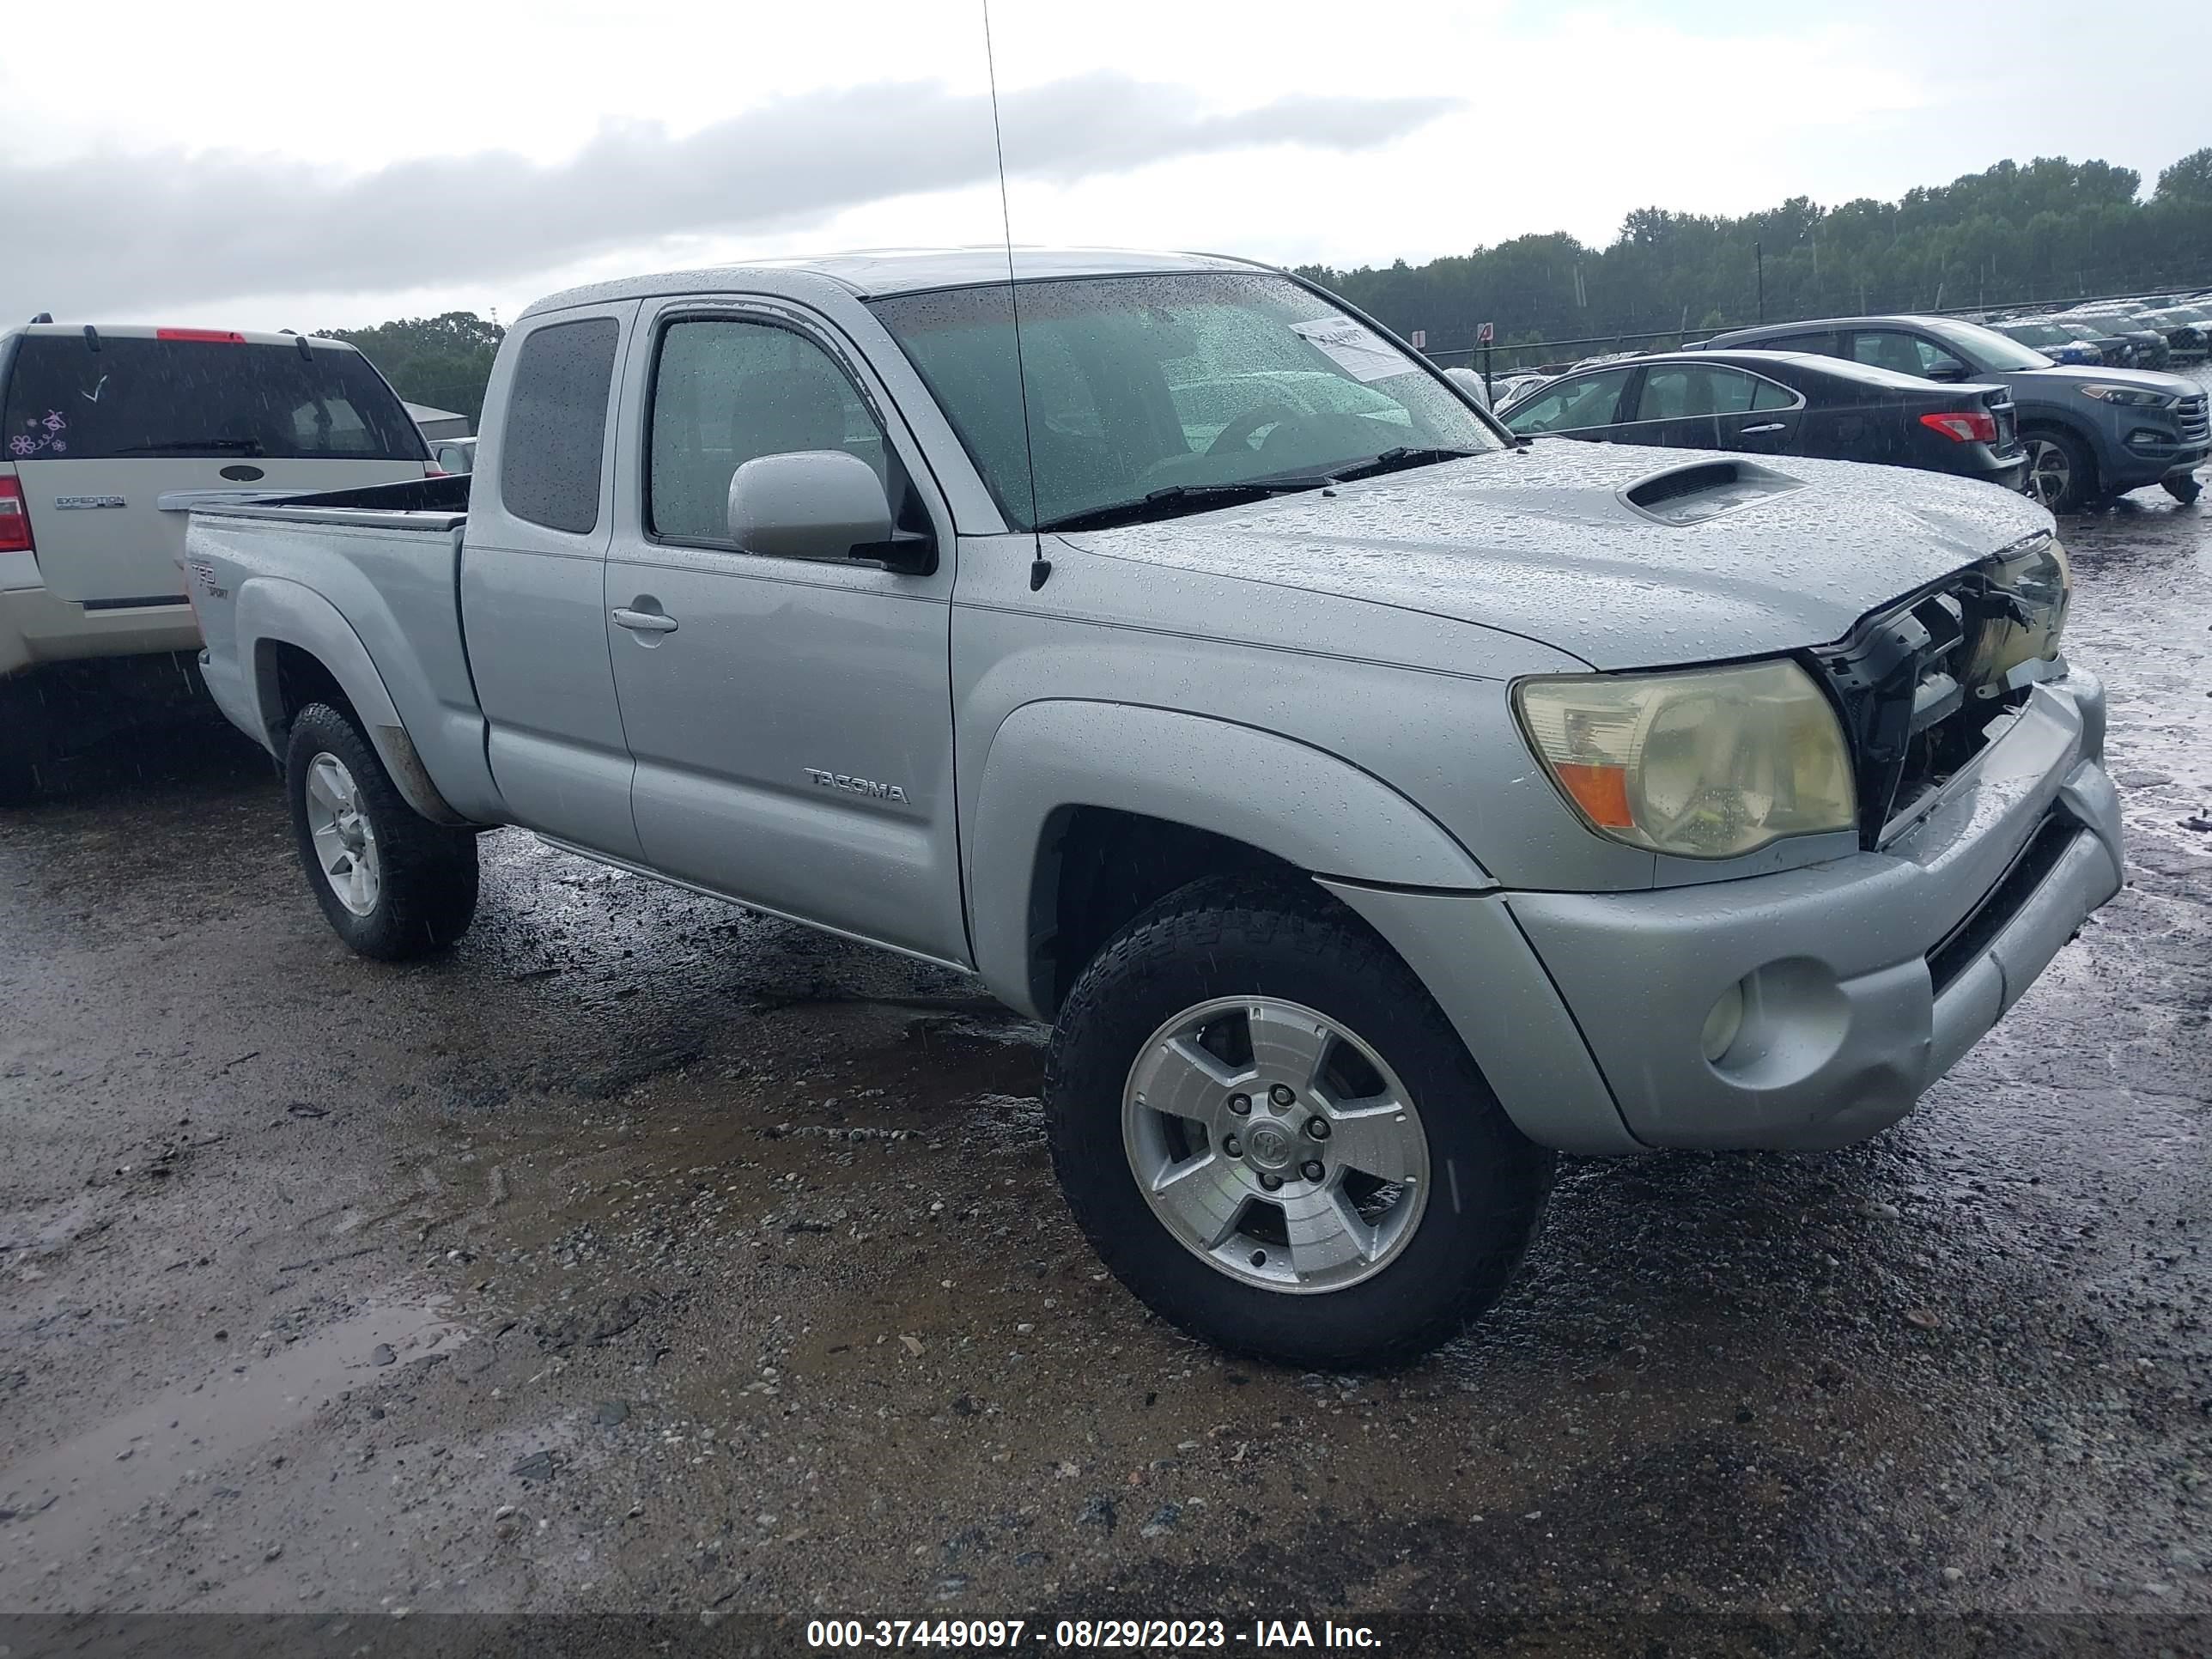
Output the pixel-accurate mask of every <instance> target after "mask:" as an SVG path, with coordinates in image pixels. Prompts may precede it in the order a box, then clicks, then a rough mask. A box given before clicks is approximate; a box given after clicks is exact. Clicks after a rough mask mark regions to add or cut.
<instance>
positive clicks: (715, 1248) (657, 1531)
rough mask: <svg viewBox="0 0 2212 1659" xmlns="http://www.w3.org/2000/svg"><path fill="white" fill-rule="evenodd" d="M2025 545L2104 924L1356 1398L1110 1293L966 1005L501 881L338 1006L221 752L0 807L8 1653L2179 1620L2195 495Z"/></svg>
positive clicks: (1604, 1205) (2206, 1204) (505, 864)
mask: <svg viewBox="0 0 2212 1659" xmlns="http://www.w3.org/2000/svg"><path fill="white" fill-rule="evenodd" d="M2066 536H2067V540H2068V542H2069V545H2070V546H2071V548H2072V550H2073V552H2074V556H2075V570H2076V580H2077V585H2078V586H2077V598H2076V601H2075V614H2074V621H2073V623H2072V625H2071V628H2070V631H2069V653H2070V654H2071V655H2072V656H2073V657H2074V658H2075V660H2076V661H2078V662H2080V663H2081V664H2084V665H2087V666H2088V667H2090V668H2092V669H2093V670H2094V671H2097V672H2099V673H2100V674H2101V675H2103V676H2104V677H2105V678H2106V681H2107V683H2108V684H2109V686H2110V688H2111V692H2112V734H2111V743H2110V750H2111V765H2112V770H2113V772H2114V773H2115V775H2117V776H2118V780H2119V781H2120V783H2121V785H2122V786H2123V790H2122V793H2123V795H2124V799H2125V801H2126V806H2127V814H2128V820H2129V824H2130V833H2131V836H2132V848H2131V851H2132V854H2133V856H2132V860H2131V868H2130V884H2129V886H2128V887H2127V889H2126V890H2125V891H2124V893H2123V894H2122V895H2121V896H2120V897H2119V898H2118V900H2116V901H2115V902H2113V903H2112V905H2111V906H2110V907H2109V908H2106V910H2105V911H2104V912H2102V913H2101V914H2100V915H2099V916H2098V917H2097V918H2096V919H2095V920H2094V921H2093V923H2092V924H2091V925H2090V926H2089V927H2088V928H2087V930H2086V931H2085V932H2084V933H2083V935H2082V937H2081V939H2080V941H2079V942H2078V943H2076V944H2075V945H2072V946H2071V947H2069V949H2068V950H2067V951H2065V952H2064V953H2063V954H2062V956H2061V957H2060V958H2059V960H2058V961H2057V963H2056V964H2055V965H2054V967H2053V968H2052V969H2051V972H2050V973H2049V974H2048V975H2046V976H2045V979H2044V980H2043V981H2042V982H2041V983H2039V985H2038V986H2037V987H2035V989H2034V990H2033V992H2032V993H2031V994H2029V995H2028V996H2027V999H2026V1000H2024V1001H2023V1002H2022V1003H2021V1005H2020V1006H2019V1008H2018V1009H2017V1010H2016V1011H2015V1013H2014V1014H2013V1015H2012V1017H2011V1018H2009V1019H2008V1021H2007V1022H2006V1024H2004V1025H2003V1026H2002V1028H2000V1030H1997V1031H1996V1033H1994V1034H1993V1035H1992V1036H1990V1038H1988V1039H1987V1040H1985V1041H1984V1042H1983V1043H1982V1044H1981V1045H1980V1047H1979V1048H1977V1049H1976V1050H1975V1051H1974V1052H1973V1053H1972V1054H1971V1055H1970V1056H1968V1058H1967V1059H1966V1061H1965V1062H1964V1063H1963V1064H1962V1065H1961V1066H1960V1068H1959V1069H1958V1071H1957V1072H1956V1073H1954V1075H1953V1076H1952V1077H1951V1078H1950V1079H1948V1080H1947V1081H1945V1082H1944V1083H1943V1084H1942V1085H1939V1086H1938V1087H1937V1088H1936V1091H1934V1092H1933V1093H1932V1094H1931V1095H1930V1097H1929V1098H1928V1099H1927V1101H1926V1102H1925V1103H1923V1107H1922V1109H1920V1110H1919V1112H1918V1113H1917V1115H1915V1116H1913V1117H1912V1118H1911V1119H1909V1120H1908V1121H1906V1122H1905V1124H1903V1125H1902V1126H1900V1127H1898V1128H1897V1129H1895V1130H1893V1131H1891V1132H1890V1133H1887V1134H1885V1135H1883V1136H1881V1138H1879V1139H1876V1140H1875V1141H1874V1142H1872V1143H1871V1144H1869V1145H1868V1146H1863V1147H1860V1148H1857V1149H1854V1150H1852V1151H1850V1152H1843V1153H1837V1154H1830V1155H1826V1156H1820V1157H1780V1156H1762V1157H1698V1156H1668V1157H1662V1158H1651V1159H1649V1160H1645V1161H1642V1162H1632V1163H1620V1164H1600V1163H1584V1164H1569V1165H1568V1166H1566V1168H1565V1170H1564V1171H1563V1175H1562V1178H1561V1181H1560V1184H1559V1191H1558V1193H1557V1195H1556V1198H1555V1200H1554V1203H1553V1208H1552V1211H1551V1214H1550V1218H1549V1220H1548V1223H1547V1227H1546V1230H1545V1233H1544V1237H1543V1238H1542V1240H1541V1243H1540V1246H1539V1248H1538V1250H1537V1252H1536V1254H1535V1256H1534V1261H1533V1265H1532V1267H1530V1269H1529V1271H1528V1273H1526V1274H1525V1275H1524V1277H1523V1278H1522V1280H1521V1281H1520V1283H1519V1284H1518V1285H1517V1286H1516V1289H1515V1290H1514V1291H1512V1293H1511V1294H1510V1296H1509V1297H1508V1298H1507V1300H1506V1302H1505V1303H1504V1305H1502V1306H1501V1307H1500V1308H1499V1309H1498V1310H1497V1311H1496V1312H1495V1313H1494V1314H1493V1315H1492V1316H1491V1317H1490V1318H1489V1319H1488V1320H1487V1321H1486V1322H1485V1323H1484V1324H1483V1325H1482V1326H1481V1327H1480V1328H1479V1329H1478V1330H1477V1331H1476V1332H1475V1333H1474V1334H1472V1335H1470V1336H1469V1337H1468V1338H1467V1339H1465V1340H1462V1341H1461V1342H1460V1343H1458V1344H1457V1345H1455V1346H1454V1347H1452V1348H1450V1349H1449V1350H1448V1351H1446V1352H1443V1354H1441V1355H1439V1356H1437V1357H1436V1358H1433V1359H1431V1360H1430V1361H1428V1362H1426V1363H1425V1364H1421V1365H1419V1366H1418V1367H1416V1368H1414V1369H1413V1370H1407V1371H1403V1372H1399V1373H1395V1374H1392V1375H1388V1376H1373V1377H1365V1376H1318V1375H1304V1376H1301V1375H1298V1374H1296V1373H1292V1372H1284V1371H1278V1370H1270V1369H1268V1368H1267V1367H1264V1366H1260V1365H1255V1364H1249V1363H1245V1362H1242V1361H1237V1360H1230V1359H1225V1358H1222V1357H1220V1356H1218V1355H1217V1354H1216V1353H1214V1352H1211V1351H1209V1350H1207V1349H1206V1348H1204V1347H1202V1346H1197V1345H1194V1344H1193V1343H1191V1342H1189V1341H1188V1340H1185V1339H1183V1338H1182V1337H1181V1336H1180V1335H1178V1334H1176V1333H1174V1332H1173V1331H1171V1330H1170V1329H1168V1328H1164V1326H1162V1325H1161V1324H1160V1323H1159V1322H1157V1321H1155V1320H1153V1319H1152V1318H1151V1317H1149V1316H1147V1315H1146V1313H1145V1312H1144V1311H1143V1310H1141V1309H1140V1308H1139V1306H1138V1305H1137V1304H1135V1303H1134V1302H1133V1301H1132V1300H1131V1299H1130V1298H1129V1297H1127V1295H1126V1294H1125V1293H1124V1292H1123V1291H1121V1289H1120V1288H1119V1287H1118V1286H1117V1285H1114V1284H1113V1283H1111V1282H1109V1281H1108V1280H1106V1279H1104V1278H1103V1275H1102V1273H1101V1272H1100V1270H1099V1268H1098V1267H1097V1263H1096V1262H1095V1261H1094V1260H1093V1258H1092V1257H1091V1254H1090V1253H1089V1251H1088V1250H1087V1249H1085V1245H1084V1244H1083V1243H1082V1241H1081V1239H1080V1238H1079V1237H1078V1236H1077V1234H1076V1232H1075V1231H1074V1229H1073V1226H1072V1225H1071V1224H1070V1223H1069V1221H1068V1219H1067V1218H1066V1214H1065V1212H1064V1211H1063V1209H1062V1207H1061V1205H1060V1200H1059V1197H1058V1195H1057V1193H1056V1191H1055V1189H1054V1186H1053V1183H1052V1181H1051V1177H1050V1173H1049V1170H1048V1166H1047V1159H1046V1155H1045V1152H1044V1148H1043V1146H1042V1137H1041V1127H1040V1121H1039V1109H1038V1106H1037V1103H1036V1093H1037V1091H1038V1087H1039V1082H1040V1073H1041V1057H1042V1050H1041V1048H1040V1047H1039V1043H1038V1036H1039V1034H1038V1033H1037V1032H1036V1031H1035V1030H1033V1029H1031V1028H1029V1027H1026V1026H1024V1024H1021V1023H1019V1022H1018V1021H1016V1020H1013V1019H1012V1018H1010V1017H1008V1016H1007V1015H1006V1014H1005V1013H1004V1012H1001V1011H999V1010H997V1009H996V1008H995V1007H994V1006H993V1005H992V1004H990V1003H989V1002H988V1001H987V1000H982V999H981V997H980V996H979V994H978V992H977V990H976V987H974V986H973V985H972V984H970V983H969V982H968V981H963V980H961V979H958V978H957V977H955V976H952V975H948V974H945V973H941V972H939V971H936V970H933V969H923V968H918V967H915V966H914V965H912V964H908V963H902V962H899V961H896V960H894V959H892V958H890V957H882V956H878V955H875V954H872V953H870V952H867V951H863V950H860V949H858V948H855V947H852V946H848V945H844V944H842V943H840V942H838V941H836V940H831V939H824V938H822V937H819V936H816V935H812V934H810V933H805V932H804V931H801V930H799V929H797V928H794V927H788V926H786V925H784V924H782V923H780V922H776V921H770V920H768V919H764V918H760V917H757V916H751V915H744V914H742V913H740V912H738V911H736V910H733V909H732V908H726V907H724V906H721V905H719V904H717V903H714V902H711V901H708V900H705V899H702V898H696V897H694V896H689V895H686V894H683V893H679V892H676V891H673V890H665V889H661V888H658V887H656V886H653V885H652V884H648V883H646V882H644V881H641V880H637V879H635V878H629V877H627V876H624V875H621V874H619V873H617V872H610V871H607V870H604V869H601V868H599V867H597V866H592V865H590V864H586V863H584V862H582V861H580V860H575V859H573V858H570V857H568V856H566V855H563V854H558V853H556V852H554V851H552V850H550V849H548V848H544V847H543V846H541V845H539V844H538V842H535V841H533V840H532V839H531V838H529V837H527V836H523V835H520V834H518V833H513V832H501V833H499V834H496V835H494V836H490V837H489V838H488V839H487V841H486V842H485V843H484V854H485V859H486V881H485V892H484V899H483V907H482V908H481V910H480V912H479V915H478V919H477V925H476V927H475V930H474V931H473V932H472V933H471V935H470V936H469V937H468V938H467V939H466V940H465V942H464V943H463V944H462V945H461V946H460V948H459V949H458V950H457V951H454V952H453V954H452V955H451V956H450V957H447V958H446V959H443V960H441V961H438V962H435V963H428V964H421V965H416V966H411V967H407V968H401V969H393V968H388V967H383V966H380V965H377V964H374V963H367V962H363V961H360V960H357V959H356V958H354V957H350V956H349V955H348V954H347V953H346V952H345V951H343V949H342V948H341V947H340V945H338V943H337V939H335V938H334V937H333V936H332V934H331V932H330V930H329V929H328V928H327V927H325V925H324V923H323V921H322V919H321V917H320V915H319V913H318V912H317V910H316V909H315V908H314V906H313V903H312V902H311V901H310V900H309V898H308V897H307V893H306V890H305V889H304V887H303V885H302V878H301V875H300V873H299V872H298V870H297V868H296V866H295V862H294V859H293V854H292V851H291V848H290V845H289V836H288V832H287V829H286V827H285V824H284V822H283V814H282V810H281V805H280V802H279V799H278V795H277V792H276V787H275V784H274V782H273V781H272V780H271V778H270V775H269V774H268V771H267V769H266V768H265V766H264V765H263V764H262V763H260V762H259V760H258V757H257V756H255V755H254V754H253V753H252V751H250V750H247V749H246V747H245V745H244V744H243V742H242V740H234V739H233V738H231V736H230V735H229V734H228V732H226V731H222V730H218V729H216V727H215V726H213V725H210V726H205V727H204V728H198V729H195V730H193V731H191V732H185V733H182V734H179V737H178V738H177V739H176V740H175V741H174V742H168V743H164V744H161V745H160V746H159V747H158V749H157V750H155V752H154V753H153V754H152V755H151V756H150V757H148V756H134V757H130V758H128V759H125V758H122V757H112V758H111V760H110V761H109V762H108V763H106V768H105V769H104V770H103V769H101V768H100V767H98V766H95V767H94V768H93V769H90V771H89V773H88V775H86V776H84V777H82V779H80V780H79V781H78V782H77V784H76V787H74V788H73V789H72V791H71V792H70V793H69V794H68V795H67V796H66V797H65V798H64V799H61V800H59V801H57V802H55V803H53V804H51V805H46V806H44V807H41V808H40V809H38V810H35V811H27V812H21V813H16V814H11V815H8V816H6V817H0V945H4V948H0V1011H4V1014H3V1015H0V1148H4V1151H5V1159H4V1163H0V1611H4V1612H9V1613H25V1612H33V1611H64V1610H66V1611H84V1610H94V1609H100V1610H118V1611H122V1610H139V1609H163V1610H197V1611H210V1612H230V1613H258V1612H295V1613H296V1612H302V1611H307V1612H328V1611H333V1610H344V1611H350V1612H370V1613H374V1612H383V1613H392V1612H397V1611H399V1610H401V1609H407V1610H410V1611H412V1612H415V1613H434V1612H444V1611H471V1610H508V1609H530V1610H538V1611H579V1610H593V1609H641V1608H647V1609H654V1610H659V1611H665V1612H674V1613H686V1614H691V1613H698V1612H701V1611H711V1610H720V1611H721V1612H723V1613H748V1612H768V1611H772V1612H776V1613H792V1614H797V1615H799V1616H800V1617H802V1618H804V1617H806V1616H811V1615H815V1614H848V1613H866V1614H870V1615H873V1614H890V1615H893V1616H921V1615H925V1614H927V1615H930V1616H933V1617H934V1616H945V1615H957V1616H1020V1615H1022V1614H1024V1613H1029V1614H1030V1616H1032V1617H1036V1616H1040V1615H1042V1616H1045V1617H1050V1616H1052V1615H1054V1614H1055V1613H1067V1612H1072V1611H1082V1612H1087V1613H1093V1614H1096V1613H1106V1612H1113V1613H1127V1614H1133V1615H1134V1614H1151V1615H1158V1616H1172V1615H1178V1614H1180V1615H1188V1616H1204V1617H1207V1618H1212V1617H1217V1616H1218V1617H1224V1618H1227V1619H1231V1620H1236V1621H1237V1622H1238V1624H1239V1626H1242V1625H1243V1622H1244V1621H1246V1620H1249V1619H1251V1618H1253V1617H1255V1616H1261V1615H1264V1616H1268V1617H1284V1618H1291V1617H1297V1616H1304V1617H1308V1618H1312V1619H1316V1620H1318V1619H1320V1618H1322V1617H1323V1616H1326V1615H1332V1614H1333V1615H1336V1616H1339V1617H1341V1616H1342V1615H1343V1614H1345V1613H1346V1612H1347V1611H1351V1612H1359V1613H1373V1612H1376V1611H1380V1610H1383V1609H1391V1610H1399V1611H1407V1612H1417V1611H1421V1610H1426V1609H1440V1608H1441V1609H1452V1610H1455V1611H1457V1612H1460V1613H1471V1614H1476V1615H1482V1616H1492V1615H1494V1616H1496V1617H1498V1618H1500V1619H1503V1620H1506V1621H1508V1623H1509V1624H1510V1625H1511V1626H1512V1627H1513V1628H1516V1629H1520V1630H1522V1631H1524V1632H1525V1631H1528V1630H1532V1629H1540V1628H1543V1627H1545V1626H1546V1621H1552V1620H1560V1619H1563V1618H1568V1617H1572V1618H1576V1619H1579V1620H1583V1621H1585V1624H1584V1630H1585V1635H1586V1636H1587V1638H1588V1640H1589V1644H1590V1645H1589V1650H1591V1651H1604V1650H1609V1649H1613V1648H1617V1647H1618V1646H1620V1644H1621V1638H1622V1632H1624V1631H1626V1629H1627V1628H1628V1627H1629V1626H1630V1625H1632V1624H1633V1623H1634V1622H1635V1621H1637V1620H1662V1621H1663V1620H1667V1619H1669V1618H1676V1617H1683V1616H1693V1615H1699V1614H1711V1613H1756V1614H1760V1615H1777V1614H1782V1613H1786V1612H1788V1611H1789V1610H1792V1609H1796V1610H1803V1609H1828V1610H1844V1611H1848V1610H1854V1609H1856V1610H1859V1611H1873V1612H1879V1613H1895V1612H1899V1611H1901V1610H1909V1609H1914V1608H1920V1609H1934V1610H1938V1611H1942V1612H1955V1611H1961V1610H1965V1611H1976V1612H1984V1611H1992V1610H1995V1611H2002V1612H2008V1613H2025V1612H2033V1613H2039V1614H2041V1613H2072V1612H2086V1613H2095V1614H2098V1615H2100V1617H2103V1618H2106V1619H2107V1620H2113V1621H2117V1622H2116V1623H2115V1624H2114V1625H2113V1626H2112V1628H2115V1629H2118V1630H2121V1631H2125V1630H2127V1629H2130V1628H2143V1629H2148V1628H2152V1627H2153V1626H2152V1625H2151V1624H2150V1623H2148V1622H2146V1623H2145V1624H2143V1625H2142V1626H2130V1625H2129V1624H2128V1621H2129V1620H2136V1619H2143V1620H2147V1621H2148V1620H2157V1619H2161V1618H2166V1617H2167V1616H2170V1615H2172V1614H2175V1613H2189V1612H2192V1611H2193V1612H2197V1613H2203V1612H2205V1611H2206V1610H2208V1609H2212V1573H2208V1568H2212V1485H2208V1482H2212V1329H2208V1321H2212V1254H2208V1246H2212V1163H2208V1156H2207V1152H2208V1148H2207V1139H2206V1126H2207V1114H2208V1109H2212V1032H2208V1030H2207V1024H2208V1018H2212V503H2207V504H2204V505H2200V506H2198V507H2191V508H2179V507H2174V506H2173V505H2172V503H2171V502H2170V501H2168V500H2167V499H2166V497H2165V496H2164V495H2160V494H2159V493H2158V492H2156V491H2149V492H2145V493H2142V494H2141V495H2136V496H2135V497H2132V498H2130V500H2129V501H2126V502H2124V503H2123V504H2122V505H2121V506H2120V507H2117V508H2115V509H2112V510H2110V511H2106V512H2104V513H2098V514H2095V515H2093V516H2091V517H2087V518H2085V519H2081V520H2074V521H2071V522H2069V525H2068V526H2067V527H2066ZM142 765H143V768H144V771H145V775H140V772H141V768H142ZM2157 1628H2159V1629H2161V1630H2165V1629H2168V1628H2170V1626H2157ZM2200 1628H2208V1629H2212V1627H2200ZM1592 1632H1594V1633H1592ZM2161 1640H2162V1642H2163V1644H2164V1645H2165V1646H2166V1647H2167V1648H2168V1649H2169V1650H2173V1651H2187V1650H2191V1649H2190V1648H2189V1647H2188V1646H2186V1645H2185V1644H2178V1643H2176V1642H2175V1641H2173V1640H2171V1639H2166V1638H2161ZM1546 1650H1547V1651H1562V1652H1564V1651H1568V1650H1574V1651H1581V1650H1583V1649H1582V1648H1580V1647H1572V1648H1571V1647H1570V1646H1568V1645H1561V1646H1559V1647H1556V1648H1549V1649H1546Z"/></svg>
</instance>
